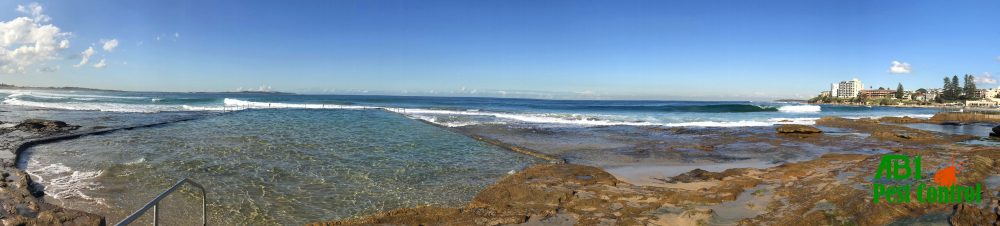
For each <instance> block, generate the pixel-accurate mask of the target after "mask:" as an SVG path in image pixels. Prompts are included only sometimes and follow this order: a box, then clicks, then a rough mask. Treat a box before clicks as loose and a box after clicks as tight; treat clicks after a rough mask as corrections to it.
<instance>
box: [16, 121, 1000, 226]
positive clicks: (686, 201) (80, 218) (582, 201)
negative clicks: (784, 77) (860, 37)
mask: <svg viewBox="0 0 1000 226" xmlns="http://www.w3.org/2000/svg"><path fill="white" fill-rule="evenodd" d="M824 119H825V120H820V121H819V122H818V124H820V125H822V126H829V127H836V128H850V129H854V130H858V131H862V132H867V133H871V134H872V137H873V138H874V140H875V141H877V142H875V141H871V142H869V141H867V140H869V139H863V140H866V141H864V142H862V143H860V144H862V145H865V146H871V147H869V148H883V149H885V150H892V151H893V152H896V153H906V154H921V155H928V156H935V155H936V156H940V155H941V153H932V152H930V151H929V150H921V148H920V147H936V148H944V149H947V150H952V151H956V152H957V153H959V154H960V156H961V158H962V159H969V160H972V161H980V162H981V163H977V166H976V167H974V168H973V169H972V170H971V171H969V172H971V173H973V174H974V175H976V176H975V178H972V179H970V180H972V181H975V180H982V179H983V178H984V177H986V176H988V175H997V174H1000V172H997V171H996V169H997V168H1000V165H998V164H997V163H996V162H995V161H994V162H988V161H986V160H983V159H1000V156H998V155H997V154H1000V152H997V151H996V149H995V148H989V147H979V148H971V149H969V148H965V147H960V146H958V145H954V144H952V142H954V141H955V140H954V139H967V138H963V137H961V136H952V135H945V134H937V133H930V132H919V130H915V129H908V128H905V127H903V126H893V125H883V124H880V123H879V120H875V121H874V123H873V121H872V120H870V119H869V120H865V119H840V118H824ZM188 120H190V119H188ZM965 120H968V121H970V122H974V121H977V120H976V119H965ZM420 121H422V122H425V123H428V124H431V125H437V124H434V123H430V122H426V121H423V120H420ZM167 123H171V122H163V123H156V124H152V125H145V126H143V125H140V126H133V127H121V128H105V129H99V130H86V131H72V132H69V133H54V134H47V136H43V137H39V138H32V140H39V141H35V142H34V143H33V142H32V140H28V141H25V142H24V143H20V144H18V145H14V146H15V147H16V148H14V149H11V150H10V151H12V153H13V154H14V157H15V160H16V157H17V156H18V154H17V153H19V150H23V149H25V148H27V146H30V145H34V144H37V143H40V142H46V141H45V140H48V141H54V140H57V139H72V138H75V137H80V136H85V135H90V134H100V133H109V132H113V131H118V130H122V129H132V128H138V127H149V126H157V125H163V124H167ZM437 126H438V127H442V128H445V129H448V130H450V131H453V132H457V133H459V134H463V135H466V136H470V137H472V138H474V139H477V140H480V141H484V142H486V143H489V144H491V145H496V146H499V147H501V148H504V149H507V150H510V151H514V152H518V153H522V154H527V155H532V154H530V153H535V154H536V155H537V156H536V155H532V156H535V157H540V156H545V157H540V158H543V159H547V160H550V161H552V160H562V161H563V162H565V161H566V160H565V158H562V157H561V156H560V155H558V154H553V153H547V152H545V151H539V150H535V149H532V148H531V147H526V146H524V145H518V144H515V143H509V142H505V141H504V140H503V139H496V138H495V137H490V136H478V135H476V134H475V132H476V131H473V130H466V129H461V128H451V127H443V126H440V125H437ZM643 129H650V130H657V129H655V128H643ZM659 130H663V129H659ZM667 130H670V131H673V132H678V133H683V134H689V133H695V134H700V135H708V136H716V137H723V138H725V139H730V140H731V141H734V142H749V141H753V142H760V141H763V142H765V143H768V142H770V143H775V142H776V143H783V142H787V141H796V142H803V143H808V144H815V145H841V144H840V143H835V142H836V140H841V139H842V138H843V137H842V136H843V135H833V134H830V135H827V134H823V135H807V136H784V135H777V136H770V135H762V134H757V135H753V136H750V137H743V138H728V137H732V136H729V135H728V134H727V133H745V132H747V131H744V130H735V131H728V132H727V130H722V129H707V130H692V129H685V128H671V129H667ZM879 131H880V132H879ZM755 133H759V132H755ZM901 134H904V135H905V136H904V135H901ZM501 138H502V137H501ZM915 138H916V139H915ZM487 141H488V142H487ZM859 142H860V141H859ZM901 144H902V146H899V145H901ZM698 145H702V146H705V144H698ZM698 145H695V146H698ZM718 145H725V144H724V143H714V144H709V145H707V146H708V148H702V149H703V151H705V152H706V153H710V152H712V148H711V146H718ZM928 145H932V146H928ZM7 146H8V147H9V146H10V145H9V144H8V145H7ZM678 147H681V146H678ZM685 147H686V146H685ZM526 152H528V153H526ZM878 156H879V155H877V154H874V155H873V154H844V153H830V154H824V155H822V156H820V157H818V158H815V159H811V160H805V161H800V162H788V163H784V164H780V165H777V166H769V167H765V168H730V169H726V170H724V171H722V172H711V171H709V172H703V171H699V170H693V171H686V173H681V174H680V175H671V176H669V177H663V178H657V177H652V176H659V175H641V176H644V177H646V178H653V179H658V180H660V181H662V182H663V183H641V184H640V183H637V182H636V181H637V180H635V178H621V175H620V174H619V175H616V174H615V173H611V171H610V170H608V169H607V168H601V167H594V166H587V165H580V164H568V163H560V161H556V162H555V163H550V164H542V165H536V166H532V167H530V168H528V169H526V170H523V171H521V172H516V173H515V174H514V175H511V176H507V177H505V178H503V179H501V180H500V181H498V182H496V183H495V184H493V185H491V186H489V187H488V188H487V189H485V190H483V191H481V192H480V193H479V194H477V195H476V197H475V198H473V199H472V200H471V201H470V204H469V205H467V206H465V207H459V208H446V207H430V206H418V207H413V208H403V209H397V210H391V211H386V212H382V213H377V214H373V215H368V216H361V217H356V218H350V219H342V220H334V221H324V222H316V223H315V225H363V224H397V223H399V224H418V223H424V224H477V225H496V224H533V223H540V224H557V223H560V222H562V223H566V222H575V223H578V224H600V223H619V224H629V223H647V224H654V225H676V224H680V225H689V224H698V223H699V222H700V223H706V222H707V223H713V222H714V223H720V221H721V222H722V223H725V224H749V225H754V224H763V223H768V224H776V225H790V224H792V223H793V222H797V221H794V220H793V219H797V218H793V217H803V216H805V217H806V218H808V219H811V220H815V221H816V222H827V223H836V222H838V221H836V220H837V219H840V218H845V219H853V220H854V221H856V222H861V223H862V225H879V224H884V223H887V222H890V223H891V222H894V221H897V220H899V219H907V218H908V217H915V216H914V214H916V215H924V214H949V215H951V216H959V217H958V218H956V219H959V220H960V219H966V218H969V217H968V216H966V215H968V214H971V213H973V212H974V213H981V212H982V211H979V212H975V211H973V210H977V211H978V209H980V208H978V207H975V208H974V207H970V206H965V205H961V204H960V205H954V206H929V207H913V206H907V207H899V206H882V205H876V206H872V205H870V203H869V202H865V201H863V200H858V199H857V198H863V197H865V196H866V193H865V192H866V191H867V190H865V189H858V188H857V187H858V186H863V184H864V183H865V182H864V179H863V178H864V177H867V176H870V175H869V174H870V172H864V171H859V169H864V168H866V166H865V165H864V164H866V163H867V162H871V161H874V158H877V157H878ZM942 159H944V158H942ZM941 161H942V160H940V159H938V160H929V161H928V162H927V163H928V164H940V163H942V162H941ZM6 162H7V161H6V160H5V167H4V170H11V169H14V170H16V171H17V172H15V173H13V174H15V176H17V177H19V178H27V179H19V180H20V181H23V182H24V183H22V184H19V185H18V189H20V190H21V191H17V192H19V193H22V194H28V195H34V194H39V193H38V192H37V191H32V190H30V189H31V188H30V184H31V182H30V177H28V176H27V174H26V173H24V172H23V170H21V169H20V168H18V167H16V164H15V167H13V168H11V167H9V166H8V164H6ZM13 163H17V161H13ZM584 163H586V162H584ZM817 167H818V168H817ZM830 172H836V173H830ZM845 175H846V176H845ZM654 181H656V180H654ZM801 188H807V189H801ZM539 189H540V190H539ZM810 189H811V190H810ZM869 192H870V191H869ZM758 193H762V194H764V195H763V196H760V197H766V198H765V199H766V200H763V201H762V200H761V198H760V197H758V196H757V195H755V194H758ZM775 194H781V195H780V196H782V197H786V198H775ZM748 195H749V197H748ZM845 196H850V197H845ZM790 197H805V198H804V199H795V200H794V201H793V202H792V205H790V206H789V207H775V206H774V205H775V204H774V203H773V201H774V200H793V199H792V198H790ZM24 198H25V199H23V200H22V201H21V202H15V203H14V205H20V204H31V203H35V204H37V205H40V206H45V207H39V209H40V210H41V212H42V213H45V214H47V215H52V216H54V217H46V216H44V215H43V214H42V213H38V214H35V215H33V216H32V215H19V216H14V217H13V219H17V221H20V222H44V221H45V220H48V219H70V220H69V221H62V223H64V224H79V225H97V224H101V223H106V222H96V221H92V219H93V218H94V217H100V216H95V215H92V214H87V213H85V212H82V211H75V210H68V209H63V208H61V207H58V206H55V205H53V204H48V203H44V201H43V200H41V199H40V198H37V197H34V198H30V197H28V196H24ZM5 201H6V200H5ZM761 202H763V203H761ZM38 203H40V204H38ZM734 203H743V204H739V205H749V206H753V207H750V208H743V207H738V208H737V207H733V206H732V205H734ZM817 203H831V204H823V205H834V206H836V207H838V208H835V209H834V210H829V209H828V210H822V211H816V210H814V208H813V206H815V205H819V204H817ZM3 204H4V205H5V206H7V204H6V203H3ZM807 207H808V208H807ZM851 208H853V209H867V208H888V209H897V211H888V212H892V213H877V214H872V213H863V212H856V211H855V212H852V211H849V209H851ZM899 208H906V211H904V210H903V209H899ZM950 209H962V210H968V211H969V213H964V212H957V211H952V212H949V211H948V210H950ZM747 211H749V212H747ZM838 211H841V212H838ZM983 211H985V210H983ZM775 212H781V213H786V212H787V213H792V214H773V213H775ZM987 212H988V211H987ZM747 214H749V215H747ZM795 214H800V215H795ZM992 214H995V213H992ZM720 216H721V217H720ZM32 217H34V218H32ZM741 217H746V219H743V218H741ZM9 219H11V218H8V219H6V220H9ZM87 219H91V220H90V221H87ZM734 219H735V220H734ZM103 220H104V219H103V217H101V221H103ZM6 222H8V221H5V223H6ZM10 222H16V221H13V220H11V221H10ZM74 222H76V223H74ZM80 222H83V223H80Z"/></svg>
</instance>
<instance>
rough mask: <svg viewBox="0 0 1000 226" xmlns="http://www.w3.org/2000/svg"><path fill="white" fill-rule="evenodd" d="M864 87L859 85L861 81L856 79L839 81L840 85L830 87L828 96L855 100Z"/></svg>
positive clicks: (835, 84)
mask: <svg viewBox="0 0 1000 226" xmlns="http://www.w3.org/2000/svg"><path fill="white" fill-rule="evenodd" d="M864 87H865V86H864V85H862V84H861V80H858V79H851V80H848V81H841V82H840V83H834V84H831V85H830V95H833V96H834V97H837V98H844V99H850V98H855V97H858V94H859V93H860V92H861V90H864Z"/></svg>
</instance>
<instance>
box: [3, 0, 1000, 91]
mask: <svg viewBox="0 0 1000 226" xmlns="http://www.w3.org/2000/svg"><path fill="white" fill-rule="evenodd" d="M997 22H1000V1H988V0H987V1H853V0H845V1H770V0H765V1H715V0H707V1H518V0H505V1H372V0H365V1H360V0H359V1H346V0H345V1H328V0H322V1H188V0H174V1H129V0H95V1H45V0H41V1H17V0H14V1H3V2H0V36H2V40H0V41H2V42H0V83H8V84H15V85H23V86H78V87H89V88H103V89H118V90H132V91H181V92H186V91H236V90H272V91H287V92H297V93H335V94H390V95H440V96H497V97H532V98H565V99H673V100H758V99H760V100H766V99H777V98H809V97H812V96H815V95H817V94H818V93H819V92H820V91H823V90H825V89H829V86H830V83H833V82H838V81H841V80H849V79H852V78H858V79H861V80H862V82H863V83H864V84H865V86H866V88H867V87H868V86H871V87H873V88H878V87H879V86H885V87H892V88H895V87H896V85H897V84H898V83H902V84H903V85H904V87H906V88H907V89H916V88H938V87H940V86H941V85H942V84H941V81H942V79H941V78H943V77H945V76H951V75H960V76H961V75H962V74H973V75H975V76H977V78H978V79H979V81H980V82H979V87H996V86H997V84H996V80H994V79H993V76H1000V75H998V74H1000V29H998V27H997Z"/></svg>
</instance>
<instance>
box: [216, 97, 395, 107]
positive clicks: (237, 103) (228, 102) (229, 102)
mask: <svg viewBox="0 0 1000 226" xmlns="http://www.w3.org/2000/svg"><path fill="white" fill-rule="evenodd" d="M222 102H223V104H225V106H226V107H233V108H235V109H240V108H243V109H267V108H300V109H372V108H377V107H371V106H357V105H340V104H290V103H272V102H254V101H245V100H238V99H231V98H225V99H223V101H222Z"/></svg>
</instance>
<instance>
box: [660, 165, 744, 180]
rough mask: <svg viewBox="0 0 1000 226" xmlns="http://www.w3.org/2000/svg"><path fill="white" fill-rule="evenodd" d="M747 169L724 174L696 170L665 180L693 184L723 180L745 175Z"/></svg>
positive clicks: (726, 171) (733, 170) (727, 171)
mask: <svg viewBox="0 0 1000 226" xmlns="http://www.w3.org/2000/svg"><path fill="white" fill-rule="evenodd" d="M746 170H747V169H740V168H737V169H728V170H725V171H722V172H711V171H707V170H703V169H694V170H691V171H688V172H687V173H682V174H680V175H677V176H674V177H671V178H668V179H665V180H663V182H667V183H691V182H699V181H709V180H722V178H726V177H728V176H733V175H740V174H743V172H745V171H746Z"/></svg>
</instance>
